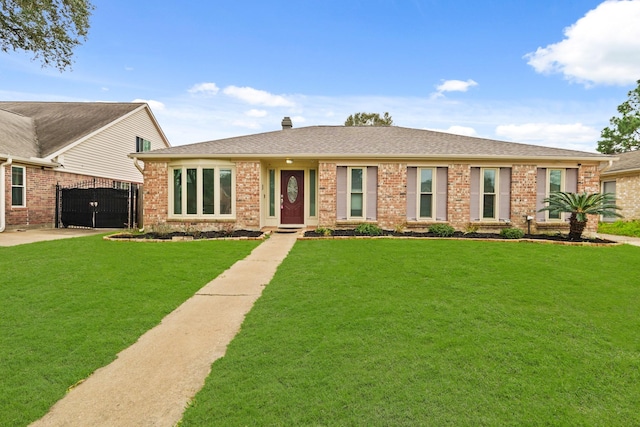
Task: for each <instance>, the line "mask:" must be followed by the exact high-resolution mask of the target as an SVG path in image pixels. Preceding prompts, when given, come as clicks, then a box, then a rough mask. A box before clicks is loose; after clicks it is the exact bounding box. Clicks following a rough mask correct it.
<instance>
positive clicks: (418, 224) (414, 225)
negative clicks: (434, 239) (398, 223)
mask: <svg viewBox="0 0 640 427" xmlns="http://www.w3.org/2000/svg"><path fill="white" fill-rule="evenodd" d="M435 224H449V221H438V220H433V221H427V220H424V221H422V220H420V221H407V228H427V227H429V226H432V225H435Z"/></svg>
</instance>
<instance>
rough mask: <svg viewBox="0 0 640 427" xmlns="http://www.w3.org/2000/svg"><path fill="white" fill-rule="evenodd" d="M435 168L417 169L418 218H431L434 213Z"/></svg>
mask: <svg viewBox="0 0 640 427" xmlns="http://www.w3.org/2000/svg"><path fill="white" fill-rule="evenodd" d="M434 188H436V186H435V170H434V168H419V169H418V202H417V203H418V218H419V219H433V218H434V213H435V206H434V205H435V197H434Z"/></svg>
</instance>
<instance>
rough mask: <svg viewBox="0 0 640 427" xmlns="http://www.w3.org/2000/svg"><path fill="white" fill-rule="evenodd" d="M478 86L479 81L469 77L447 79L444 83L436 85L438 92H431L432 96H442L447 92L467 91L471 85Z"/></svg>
mask: <svg viewBox="0 0 640 427" xmlns="http://www.w3.org/2000/svg"><path fill="white" fill-rule="evenodd" d="M473 86H478V83H477V82H475V81H473V80H471V79H469V80H467V81H466V82H465V81H463V80H445V81H443V82H442V84H439V85H438V86H436V92H434V93H433V94H431V98H440V97H442V96H444V93H445V92H466V91H467V90H469V88H470V87H473Z"/></svg>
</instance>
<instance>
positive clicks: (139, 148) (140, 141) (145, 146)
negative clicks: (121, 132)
mask: <svg viewBox="0 0 640 427" xmlns="http://www.w3.org/2000/svg"><path fill="white" fill-rule="evenodd" d="M145 151H151V141H149V140H148V139H144V138H142V137H141V136H136V153H144V152H145Z"/></svg>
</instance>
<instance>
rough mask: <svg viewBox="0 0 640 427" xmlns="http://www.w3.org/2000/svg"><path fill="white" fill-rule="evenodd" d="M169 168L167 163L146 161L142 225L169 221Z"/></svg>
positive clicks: (151, 226) (153, 224) (149, 225)
mask: <svg viewBox="0 0 640 427" xmlns="http://www.w3.org/2000/svg"><path fill="white" fill-rule="evenodd" d="M168 173H169V168H168V166H167V164H166V163H161V162H152V161H148V160H147V161H145V162H144V173H143V176H144V187H143V207H142V213H143V216H142V225H143V226H144V227H150V228H153V227H154V226H158V225H161V224H165V223H166V222H167V215H168V213H169V189H168V185H169V176H168Z"/></svg>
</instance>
